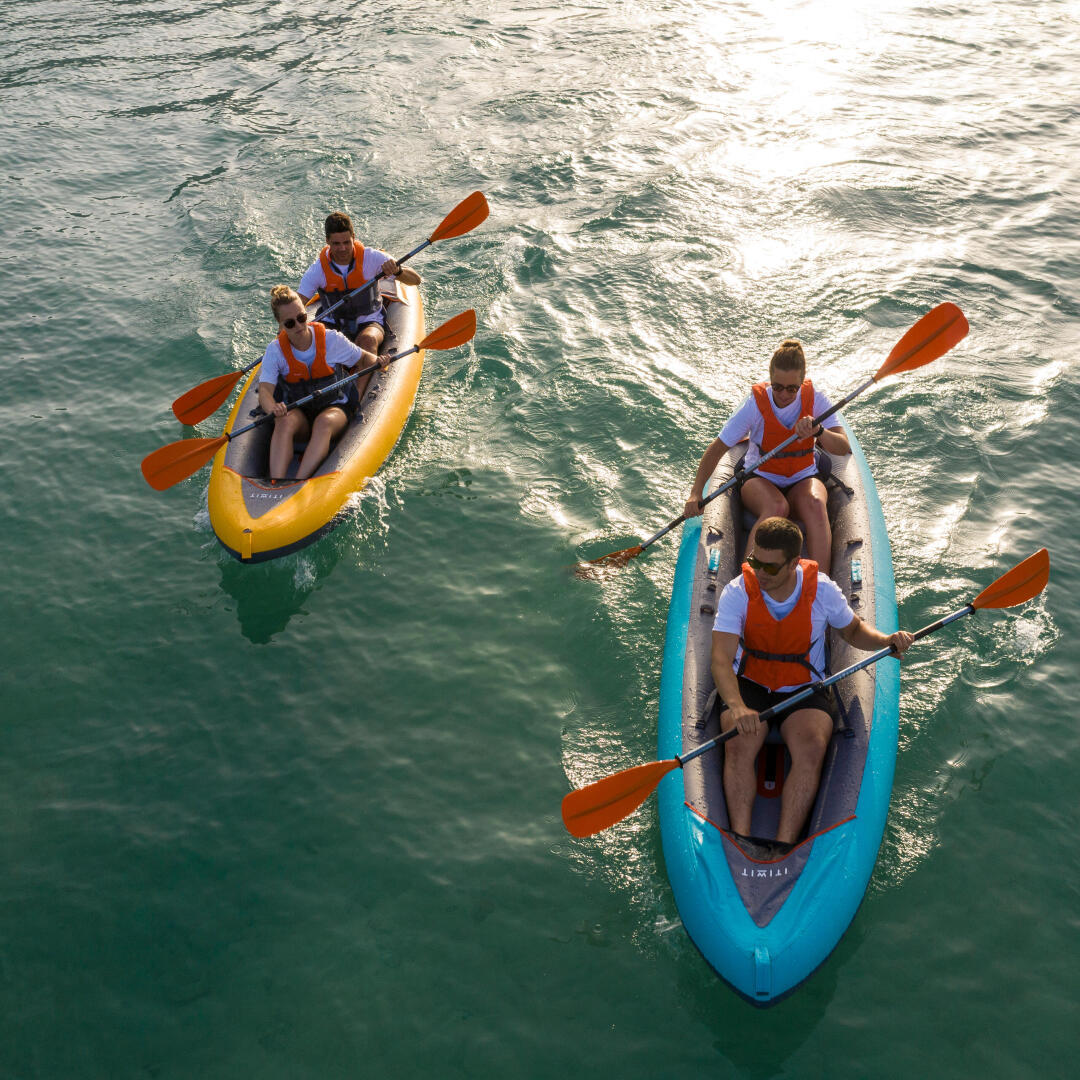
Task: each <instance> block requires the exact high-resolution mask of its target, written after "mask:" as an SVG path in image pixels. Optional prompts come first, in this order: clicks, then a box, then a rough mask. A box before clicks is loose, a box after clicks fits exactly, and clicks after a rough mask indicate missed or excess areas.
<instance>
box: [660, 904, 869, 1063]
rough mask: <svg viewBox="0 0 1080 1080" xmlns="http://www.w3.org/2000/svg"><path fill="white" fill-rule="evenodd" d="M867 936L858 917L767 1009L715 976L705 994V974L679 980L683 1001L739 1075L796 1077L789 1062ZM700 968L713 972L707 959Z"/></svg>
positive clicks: (814, 1026)
mask: <svg viewBox="0 0 1080 1080" xmlns="http://www.w3.org/2000/svg"><path fill="white" fill-rule="evenodd" d="M864 936H865V935H864V931H863V930H862V929H861V928H860V926H859V916H856V918H855V922H854V923H853V924H852V925H851V927H850V928H849V929H848V932H847V933H846V934H845V935H844V937H843V938H842V939H841V941H840V944H839V945H838V946H837V947H836V949H835V950H834V951H833V953H832V955H831V956H830V957H829V958H828V959H827V960H826V961H825V963H824V964H822V966H821V967H820V968H818V969H817V971H815V972H814V974H813V975H811V976H810V978H809V979H807V980H806V982H804V983H802V984H801V985H800V986H798V987H796V989H795V990H794V991H793V992H792V993H791V994H789V995H788V996H787V997H785V998H783V999H781V1000H780V1001H778V1002H777V1003H776V1004H775V1005H771V1006H769V1007H767V1008H761V1007H759V1006H757V1005H754V1004H751V1003H750V1002H748V1001H746V1000H745V999H744V998H743V997H742V996H741V995H739V994H737V993H736V992H735V991H734V990H732V989H731V987H730V986H728V984H727V983H725V982H724V981H723V979H721V978H720V976H719V975H715V979H716V982H715V987H714V989H713V991H712V992H711V993H706V994H702V993H701V985H700V977H701V972H700V971H697V972H692V971H690V970H689V969H687V970H685V971H684V972H683V974H682V975H681V976H680V982H681V983H682V984H683V990H684V991H685V993H684V995H683V996H684V1000H685V1001H687V1002H690V1003H691V1009H692V1011H693V1012H695V1013H697V1015H698V1018H699V1019H700V1021H701V1022H702V1024H703V1025H704V1026H705V1027H706V1028H708V1030H710V1031H712V1032H713V1033H714V1039H713V1044H712V1045H713V1049H714V1050H715V1051H716V1052H717V1054H718V1055H720V1056H721V1057H722V1058H723V1059H724V1060H725V1061H726V1062H727V1063H729V1064H730V1065H732V1066H734V1068H735V1069H736V1070H738V1072H737V1075H738V1076H740V1077H747V1078H750V1080H770V1078H773V1077H780V1076H791V1075H797V1074H798V1073H799V1072H801V1068H800V1069H793V1068H792V1067H791V1066H789V1065H788V1064H787V1063H788V1062H789V1060H790V1059H791V1058H792V1057H793V1056H794V1055H795V1054H797V1053H798V1051H799V1050H800V1048H801V1047H802V1046H803V1044H804V1043H805V1042H806V1041H807V1039H809V1038H810V1036H811V1035H812V1034H813V1033H814V1031H815V1030H816V1029H817V1028H818V1026H819V1025H820V1024H821V1022H822V1020H823V1019H824V1018H825V1014H826V1013H827V1012H828V1010H829V1007H830V1005H831V1004H832V1002H833V1000H834V998H835V997H836V991H837V985H838V982H839V978H840V972H841V971H842V970H843V968H844V967H845V966H846V965H847V961H848V960H849V959H850V958H851V957H852V956H854V954H855V953H856V952H857V951H858V949H859V947H860V945H861V943H862V939H863V937H864ZM701 963H702V964H703V965H704V966H705V967H706V969H708V970H709V971H710V972H711V971H712V969H711V968H709V967H708V964H707V963H706V961H705V959H704V958H703V957H702V958H701ZM714 974H715V973H714ZM802 1064H805V1063H802Z"/></svg>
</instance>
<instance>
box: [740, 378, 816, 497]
mask: <svg viewBox="0 0 1080 1080" xmlns="http://www.w3.org/2000/svg"><path fill="white" fill-rule="evenodd" d="M768 385H769V384H768V383H764V382H762V383H756V384H755V385H754V388H753V390H754V402H755V403H756V404H757V407H758V412H760V413H761V419H762V420H763V421H764V422H765V435H764V437H763V438H762V440H761V453H762V456H764V455H765V454H767V453H768V452H769V451H770V450H772V448H773V447H774V446H779V445H780V443H782V442H783V441H784V440H785V439H786V438H787V437H788V436H789V435H793V434H794V428H786V427H784V425H783V424H781V423H780V421H779V420H778V419H777V418H776V413H775V412H774V411H773V407H772V403H771V402H770V401H769V395H768V393H767V392H766V391H767V388H768ZM800 395H801V396H800V406H799V416H813V415H814V387H813V384H812V383H811V382H810V380H809V379H805V380H804V381H803V384H802V390H801V391H800ZM813 464H814V440H813V439H796V440H795V442H793V443H792V444H791V445H790V446H789V447H788V448H787V449H786V450H781V451H780V453H779V454H777V455H776V457H774V458H769V460H768V461H767V462H765V472H771V473H774V474H775V475H777V476H794V475H795V474H796V473H797V472H802V470H803V469H809V468H810V466H811V465H813Z"/></svg>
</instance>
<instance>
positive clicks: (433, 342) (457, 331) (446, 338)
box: [416, 308, 476, 349]
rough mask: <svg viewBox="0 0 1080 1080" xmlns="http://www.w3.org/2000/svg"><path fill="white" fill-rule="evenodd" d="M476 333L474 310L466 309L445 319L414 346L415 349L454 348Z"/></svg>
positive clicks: (470, 339)
mask: <svg viewBox="0 0 1080 1080" xmlns="http://www.w3.org/2000/svg"><path fill="white" fill-rule="evenodd" d="M475 333H476V312H475V311H473V309H472V308H469V310H468V311H463V312H461V314H460V315H455V316H454V317H453V318H452V319H447V320H446V322H444V323H443V324H442V326H440V327H438V328H437V329H435V330H432V331H431V333H430V334H428V336H427V337H426V338H424V340H423V341H421V342H420V343H419V344H418V345H417V346H416V347H417V349H456V348H457V347H458V346H459V345H464V344H465V342H466V341H472V339H473V335H474V334H475Z"/></svg>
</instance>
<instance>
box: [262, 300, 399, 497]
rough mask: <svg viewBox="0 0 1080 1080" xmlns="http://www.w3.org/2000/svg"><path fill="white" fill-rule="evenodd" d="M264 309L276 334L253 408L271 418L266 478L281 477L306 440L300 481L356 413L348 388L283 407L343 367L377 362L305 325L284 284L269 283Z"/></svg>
mask: <svg viewBox="0 0 1080 1080" xmlns="http://www.w3.org/2000/svg"><path fill="white" fill-rule="evenodd" d="M270 310H271V311H273V313H274V318H275V319H277V322H278V326H279V327H280V330H279V333H278V336H277V337H276V338H274V340H273V341H271V342H270V344H269V345H268V346H267V347H266V352H265V353H264V354H263V358H262V367H261V368H260V370H259V405H260V407H261V408H262V410H263V412H267V413H273V415H274V416H275V417H276V419H275V420H274V434H273V436H272V438H271V440H270V476H271V478H272V479H274V480H284V479H285V477H286V473H287V472H288V469H289V464H290V462H291V461H292V457H293V440H294V439H297V438H299V439H305V438H306V439H307V440H308V444H307V449H306V450H305V451H304V456H303V457H302V458H301V459H300V465H299V467H298V468H297V470H296V478H297V479H298V480H306V479H307V478H308V477H309V476H310V475H311V474H312V473H313V472H314V471H315V470H316V469H317V468H318V467H319V465H321V464H322V460H323V458H325V457H326V455H327V454H328V453H329V452H330V440H331V439H333V438H334V437H335V436H336V435H340V434H341V432H343V431H344V430H345V427H346V425H347V424H348V423H349V420H350V419H351V418H352V417H353V416H355V415H356V400H357V399H356V392H355V390H354V389H353V386H354V384H353V383H350V384H349V385H348V386H346V387H342V388H341V389H340V390H337V391H331V392H330V393H328V394H326V395H325V396H324V397H322V398H316V399H315V400H314V401H311V402H308V403H307V404H306V405H301V406H300V407H299V408H297V409H288V408H287V406H288V404H289V403H290V402H293V401H298V400H300V398H302V397H306V396H307V395H308V394H310V393H312V392H313V391H314V390H317V389H319V387H322V386H329V385H330V384H331V383H332V382H337V381H338V380H339V379H343V378H344V377H345V375H346V370H345V369H346V368H356V367H359V366H364V367H367V366H368V365H369V364H375V363H377V362H378V357H377V356H376V355H375V354H374V353H373V352H368V351H365V350H364V349H361V348H360V346H359V345H354V344H353V343H352V342H351V341H350V340H349V339H348V338H347V337H345V335H344V334H339V333H338V332H337V331H336V330H328V329H327V328H326V327H325V326H323V325H322V323H311V324H310V325H309V323H308V314H307V311H306V310H305V308H304V304H303V301H302V300H301V299H300V297H299V296H298V295H297V294H296V293H295V292H293V290H292V289H290V288H289V286H288V285H275V286H274V287H273V289H271V290H270ZM335 369H336V370H335Z"/></svg>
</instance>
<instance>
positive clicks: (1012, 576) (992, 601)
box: [971, 548, 1050, 608]
mask: <svg viewBox="0 0 1080 1080" xmlns="http://www.w3.org/2000/svg"><path fill="white" fill-rule="evenodd" d="M1049 580H1050V552H1049V551H1047V550H1046V548H1043V549H1042V550H1041V551H1036V552H1035V554H1034V555H1029V556H1028V557H1027V558H1026V559H1025V560H1024V561H1023V562H1022V563H1018V564H1017V565H1016V566H1014V567H1013V568H1012V569H1011V570H1010V571H1009V572H1008V573H1007V574H1002V575H1001V577H999V578H998V579H997V581H995V582H994V583H993V584H991V585H987V586H986V588H985V589H983V591H982V592H981V593H979V595H978V596H976V597H975V599H974V600H972V601H971V606H972V607H973V608H1006V607H1016V605H1017V604H1024V603H1027V601H1028V600H1030V599H1031V598H1032V597H1034V596H1038V595H1039V593H1041V592H1042V591H1043V589H1045V588H1046V583H1047V582H1048V581H1049Z"/></svg>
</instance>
